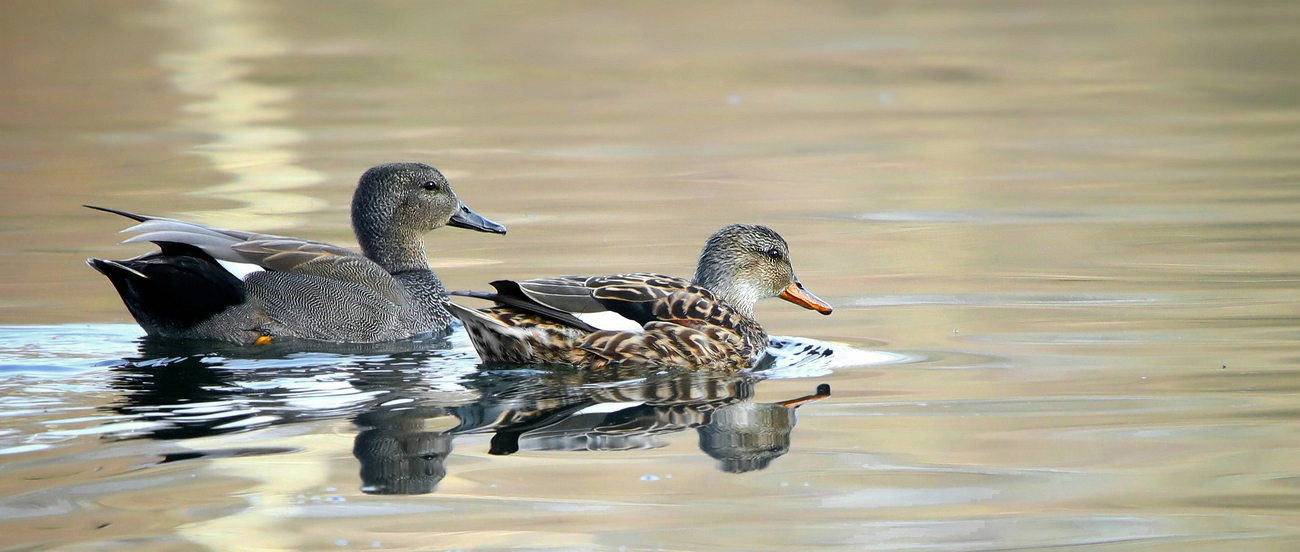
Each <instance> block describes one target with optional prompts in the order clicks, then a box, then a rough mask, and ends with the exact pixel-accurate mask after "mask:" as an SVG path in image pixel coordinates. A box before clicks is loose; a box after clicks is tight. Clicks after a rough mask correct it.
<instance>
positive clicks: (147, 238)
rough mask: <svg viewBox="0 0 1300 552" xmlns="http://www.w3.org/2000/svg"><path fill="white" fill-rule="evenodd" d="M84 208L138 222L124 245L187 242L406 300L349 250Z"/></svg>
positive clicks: (223, 257)
mask: <svg viewBox="0 0 1300 552" xmlns="http://www.w3.org/2000/svg"><path fill="white" fill-rule="evenodd" d="M86 207H89V208H91V209H95V210H98V211H104V212H108V213H114V214H117V215H121V216H124V217H127V218H130V219H132V220H135V221H137V223H138V224H136V225H134V226H131V227H129V228H127V229H125V230H122V231H121V233H123V234H135V235H133V236H131V237H129V238H127V239H125V240H123V241H122V243H140V242H153V243H155V244H164V243H180V244H186V245H190V246H193V247H195V248H198V249H199V250H201V251H203V252H204V253H206V254H208V255H210V256H211V257H212V258H213V259H217V260H220V261H227V262H232V263H244V264H252V265H256V266H258V267H261V268H263V269H266V270H272V271H276V272H284V273H293V274H306V275H310V276H316V277H320V278H324V279H327V280H334V281H339V282H345V283H349V284H357V285H360V286H362V287H365V288H367V289H369V290H370V291H373V292H375V293H377V294H378V295H379V296H380V297H383V298H384V299H386V300H389V301H392V302H393V303H399V304H400V303H403V302H405V301H406V299H405V294H404V293H403V291H402V289H401V285H400V284H399V283H398V282H397V281H396V279H394V278H393V277H392V275H391V274H389V273H388V271H386V270H384V268H383V267H381V266H379V265H378V264H377V263H375V262H374V261H371V260H370V259H367V258H366V257H365V256H364V255H362V254H360V253H358V252H356V251H352V250H350V249H346V248H342V247H339V246H336V245H331V244H328V243H324V242H318V241H312V240H305V239H301V238H294V237H288V236H277V235H274V234H259V233H256V232H246V231H242V230H225V229H222V228H213V227H211V226H206V225H203V224H199V223H195V222H189V221H184V220H177V219H170V218H163V217H152V216H147V215H137V214H134V213H128V212H126V211H119V210H117V209H109V208H106V207H95V206H92V205H87V206H86Z"/></svg>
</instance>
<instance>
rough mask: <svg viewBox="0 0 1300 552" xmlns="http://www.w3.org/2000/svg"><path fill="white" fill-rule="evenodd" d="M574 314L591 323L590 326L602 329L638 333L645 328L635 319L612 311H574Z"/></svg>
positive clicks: (579, 318)
mask: <svg viewBox="0 0 1300 552" xmlns="http://www.w3.org/2000/svg"><path fill="white" fill-rule="evenodd" d="M574 316H577V317H578V320H581V321H583V322H586V323H588V324H591V325H592V326H595V327H597V328H600V329H602V330H610V331H615V332H638V333H639V332H643V331H645V328H642V327H641V325H640V324H637V323H636V321H635V320H632V319H630V318H624V317H623V315H620V314H618V313H616V312H614V311H601V312H581V313H574Z"/></svg>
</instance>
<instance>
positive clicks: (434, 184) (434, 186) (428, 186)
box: [421, 180, 438, 192]
mask: <svg viewBox="0 0 1300 552" xmlns="http://www.w3.org/2000/svg"><path fill="white" fill-rule="evenodd" d="M421 187H422V188H424V189H425V190H428V191H430V192H432V191H434V190H437V189H438V183H437V182H434V181H432V180H430V181H428V182H425V183H424V185H423V186H421Z"/></svg>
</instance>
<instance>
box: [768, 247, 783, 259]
mask: <svg viewBox="0 0 1300 552" xmlns="http://www.w3.org/2000/svg"><path fill="white" fill-rule="evenodd" d="M767 256H768V257H769V258H771V259H772V260H774V261H779V260H781V250H780V249H777V248H775V247H773V248H772V249H768V250H767Z"/></svg>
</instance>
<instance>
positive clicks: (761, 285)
mask: <svg viewBox="0 0 1300 552" xmlns="http://www.w3.org/2000/svg"><path fill="white" fill-rule="evenodd" d="M691 281H692V282H694V283H695V284H696V285H699V286H702V287H704V288H706V289H708V290H709V291H712V292H713V293H714V295H717V296H718V297H719V298H721V299H722V300H723V301H725V302H726V303H727V304H729V305H731V306H732V307H733V308H735V309H736V310H738V311H740V312H741V313H742V314H744V315H746V316H749V317H753V315H754V304H755V303H757V302H758V301H759V300H760V299H766V298H768V297H780V298H782V299H785V300H786V301H789V302H791V303H794V304H796V305H799V306H801V307H804V308H806V309H811V310H815V311H817V312H820V313H822V314H830V313H831V306H830V305H829V304H827V303H826V302H825V301H822V300H821V299H818V298H817V296H816V295H813V294H812V293H809V292H808V291H807V290H805V289H804V287H803V284H802V283H800V282H799V278H798V277H796V276H795V275H794V267H793V266H791V265H790V247H789V246H788V245H787V244H786V243H785V240H784V239H782V238H781V236H780V235H779V234H777V233H776V232H775V231H773V230H772V229H771V228H768V227H766V226H759V225H755V224H733V225H731V226H728V227H726V228H723V229H721V230H718V231H717V232H715V233H714V234H713V235H712V236H709V239H708V241H706V242H705V243H704V250H702V251H700V260H699V264H698V265H697V266H696V268H695V277H694V278H692V279H691Z"/></svg>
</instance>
